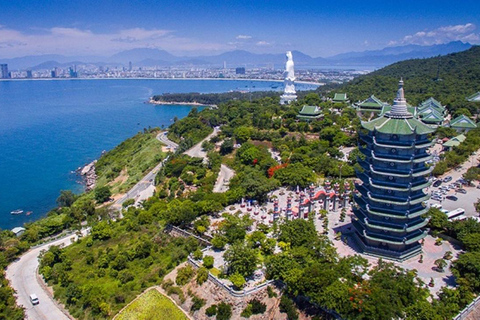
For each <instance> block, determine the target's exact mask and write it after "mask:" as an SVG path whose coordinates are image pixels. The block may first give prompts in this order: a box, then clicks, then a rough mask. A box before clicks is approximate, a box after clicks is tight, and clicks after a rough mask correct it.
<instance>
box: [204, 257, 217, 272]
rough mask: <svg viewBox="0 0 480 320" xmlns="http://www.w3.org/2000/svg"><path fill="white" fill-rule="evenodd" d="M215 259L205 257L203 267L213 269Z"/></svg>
mask: <svg viewBox="0 0 480 320" xmlns="http://www.w3.org/2000/svg"><path fill="white" fill-rule="evenodd" d="M214 261H215V259H214V258H213V257H212V256H205V257H203V266H204V267H205V268H207V269H211V268H213V263H214Z"/></svg>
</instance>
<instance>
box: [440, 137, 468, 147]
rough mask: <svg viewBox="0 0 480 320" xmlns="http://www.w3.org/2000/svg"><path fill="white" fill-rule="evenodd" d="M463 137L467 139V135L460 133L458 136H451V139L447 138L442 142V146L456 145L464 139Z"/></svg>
mask: <svg viewBox="0 0 480 320" xmlns="http://www.w3.org/2000/svg"><path fill="white" fill-rule="evenodd" d="M465 139H467V137H465V136H464V135H463V134H461V135H459V136H456V137H453V138H452V139H450V140H448V141H447V142H445V143H444V144H443V146H444V147H458V146H459V145H460V143H462V142H463V141H465Z"/></svg>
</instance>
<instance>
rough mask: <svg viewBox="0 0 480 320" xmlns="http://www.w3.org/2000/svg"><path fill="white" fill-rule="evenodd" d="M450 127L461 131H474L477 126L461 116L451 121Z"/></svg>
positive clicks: (464, 116)
mask: <svg viewBox="0 0 480 320" xmlns="http://www.w3.org/2000/svg"><path fill="white" fill-rule="evenodd" d="M450 127H452V128H462V129H475V128H476V127H477V125H476V124H475V122H473V120H472V119H470V118H469V117H467V116H466V115H464V114H462V115H460V116H458V117H456V118H455V119H453V120H452V121H450Z"/></svg>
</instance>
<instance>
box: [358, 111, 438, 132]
mask: <svg viewBox="0 0 480 320" xmlns="http://www.w3.org/2000/svg"><path fill="white" fill-rule="evenodd" d="M362 127H364V128H365V129H367V130H369V131H373V130H376V131H377V132H380V133H385V134H398V135H410V134H413V133H414V132H415V133H417V134H428V133H432V132H434V131H435V129H433V128H431V127H429V126H428V125H426V124H424V123H422V122H421V121H420V120H418V119H416V118H413V117H412V118H390V117H387V116H381V117H379V118H376V119H373V120H371V121H368V122H362Z"/></svg>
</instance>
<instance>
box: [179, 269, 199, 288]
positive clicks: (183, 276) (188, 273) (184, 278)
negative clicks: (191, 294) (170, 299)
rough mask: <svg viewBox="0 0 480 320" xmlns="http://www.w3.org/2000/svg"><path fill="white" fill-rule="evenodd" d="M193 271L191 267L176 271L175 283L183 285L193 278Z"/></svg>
mask: <svg viewBox="0 0 480 320" xmlns="http://www.w3.org/2000/svg"><path fill="white" fill-rule="evenodd" d="M194 274H195V271H194V270H193V268H192V267H191V266H186V267H183V268H180V269H178V272H177V277H176V278H175V282H176V283H177V285H179V286H183V285H185V284H186V283H187V282H188V281H190V279H192V278H193V275H194Z"/></svg>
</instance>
